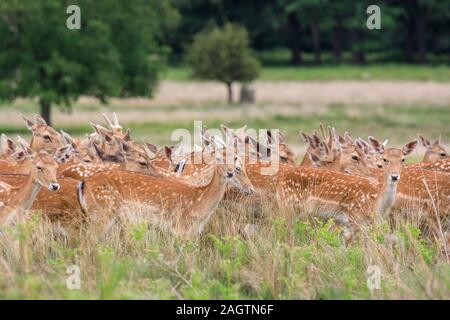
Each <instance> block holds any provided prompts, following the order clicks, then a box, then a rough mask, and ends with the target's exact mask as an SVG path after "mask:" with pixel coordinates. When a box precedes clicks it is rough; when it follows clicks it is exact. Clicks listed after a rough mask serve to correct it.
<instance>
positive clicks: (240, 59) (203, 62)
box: [186, 24, 260, 103]
mask: <svg viewBox="0 0 450 320" xmlns="http://www.w3.org/2000/svg"><path fill="white" fill-rule="evenodd" d="M186 61H187V63H188V64H189V65H190V67H191V68H192V69H193V71H194V76H195V77H197V78H201V79H207V80H217V81H220V82H223V83H225V84H226V86H227V90H228V102H229V103H232V102H233V87H232V84H233V82H236V81H238V82H244V83H248V82H250V81H252V80H254V79H256V77H257V76H258V73H259V68H260V64H259V62H258V60H257V59H256V58H255V57H254V56H253V55H252V53H251V51H250V48H249V39H248V33H247V30H245V28H243V27H240V26H236V25H233V24H226V25H225V26H224V27H223V28H218V27H214V28H212V29H208V30H205V31H202V32H200V33H199V34H197V35H196V36H195V37H194V41H193V43H192V45H191V47H190V48H189V49H188V53H187V56H186Z"/></svg>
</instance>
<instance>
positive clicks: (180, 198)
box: [78, 152, 252, 236]
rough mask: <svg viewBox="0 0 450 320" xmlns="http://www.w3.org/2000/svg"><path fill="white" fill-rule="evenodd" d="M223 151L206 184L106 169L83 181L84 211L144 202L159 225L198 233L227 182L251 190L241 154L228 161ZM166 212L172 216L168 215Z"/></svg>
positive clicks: (219, 198) (187, 234) (80, 197)
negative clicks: (190, 183)
mask: <svg viewBox="0 0 450 320" xmlns="http://www.w3.org/2000/svg"><path fill="white" fill-rule="evenodd" d="M220 154H221V153H220V152H219V153H218V154H216V157H215V159H214V161H215V162H216V164H215V169H214V174H213V177H212V179H211V181H210V182H209V184H207V185H205V186H203V187H193V186H191V185H188V184H186V183H183V182H181V181H180V180H178V179H175V178H170V177H155V176H148V175H143V174H140V173H135V172H127V171H121V170H116V171H104V172H99V173H96V174H95V175H93V176H91V177H89V178H87V179H85V180H84V182H82V183H81V184H80V187H79V189H78V197H79V201H80V204H81V206H82V208H83V210H84V211H85V212H92V211H98V210H102V209H103V210H105V209H112V208H119V207H120V206H121V205H123V204H125V203H127V202H130V201H132V202H133V203H141V204H144V205H146V206H148V208H149V210H150V211H151V218H152V219H153V221H154V222H156V223H157V224H159V225H161V226H166V227H168V229H169V230H171V231H173V232H175V233H178V234H180V235H185V236H190V235H194V234H199V233H201V232H202V230H203V228H204V226H205V225H206V223H207V222H208V221H209V219H210V217H211V215H212V213H213V212H214V211H215V209H216V207H217V205H218V204H219V202H220V200H221V199H222V197H223V194H224V192H225V188H226V185H227V182H228V181H230V183H235V184H236V186H237V187H238V188H240V190H242V191H243V192H252V185H251V184H250V182H249V181H248V179H247V178H246V175H245V169H244V167H243V163H242V162H241V160H240V159H239V157H238V156H237V155H233V157H232V159H231V160H232V161H230V162H228V161H226V159H223V157H222V156H219V155H220ZM224 160H225V161H224ZM238 175H239V177H240V178H239V180H238V179H237V176H238ZM164 212H169V213H170V215H169V216H165V215H163V214H162V213H164Z"/></svg>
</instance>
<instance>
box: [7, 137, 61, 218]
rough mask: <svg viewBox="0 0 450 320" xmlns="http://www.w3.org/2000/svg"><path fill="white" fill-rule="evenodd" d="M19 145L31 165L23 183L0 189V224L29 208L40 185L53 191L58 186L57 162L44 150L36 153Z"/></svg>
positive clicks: (57, 188) (25, 146)
mask: <svg viewBox="0 0 450 320" xmlns="http://www.w3.org/2000/svg"><path fill="white" fill-rule="evenodd" d="M20 147H21V148H22V149H23V151H24V152H25V155H26V157H27V158H28V159H30V161H31V164H32V165H31V168H30V172H29V174H28V177H27V179H25V180H24V181H23V183H21V184H20V185H18V186H10V187H9V188H6V189H0V201H1V202H2V206H1V208H0V225H5V224H9V223H10V222H11V221H12V220H13V219H14V218H15V216H16V215H17V213H19V212H22V211H27V210H29V209H30V208H31V206H32V204H33V201H34V200H35V198H36V195H37V194H38V192H39V190H40V189H41V187H44V188H47V189H48V190H51V191H53V192H55V191H57V190H59V188H60V185H59V183H58V181H57V179H56V171H57V167H58V164H57V163H56V161H55V160H54V159H53V158H52V156H51V155H49V154H48V153H47V152H46V151H45V150H42V151H40V152H39V153H36V152H34V151H33V150H32V149H31V148H30V147H28V146H27V145H21V146H20Z"/></svg>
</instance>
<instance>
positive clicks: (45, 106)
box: [39, 100, 52, 126]
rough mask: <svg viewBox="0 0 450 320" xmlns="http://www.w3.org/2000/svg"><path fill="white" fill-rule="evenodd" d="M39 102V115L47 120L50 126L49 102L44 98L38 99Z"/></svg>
mask: <svg viewBox="0 0 450 320" xmlns="http://www.w3.org/2000/svg"><path fill="white" fill-rule="evenodd" d="M39 104H40V105H41V117H42V118H44V120H45V122H47V124H48V125H49V126H51V124H52V122H51V111H50V107H51V104H50V103H48V102H46V101H44V100H40V101H39Z"/></svg>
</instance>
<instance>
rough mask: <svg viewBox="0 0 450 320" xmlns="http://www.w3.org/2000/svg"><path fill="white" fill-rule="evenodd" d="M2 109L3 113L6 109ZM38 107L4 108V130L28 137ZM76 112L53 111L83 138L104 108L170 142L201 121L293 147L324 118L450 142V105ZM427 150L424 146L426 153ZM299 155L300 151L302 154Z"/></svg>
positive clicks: (59, 123) (343, 125)
mask: <svg viewBox="0 0 450 320" xmlns="http://www.w3.org/2000/svg"><path fill="white" fill-rule="evenodd" d="M2 110H3V111H2ZM33 110H37V106H36V105H33V104H30V103H25V104H17V105H15V111H14V112H10V111H7V109H4V108H0V115H3V116H2V118H1V120H0V131H1V132H3V133H6V134H8V135H11V136H15V135H17V134H20V135H24V136H28V135H29V131H28V130H27V129H26V127H25V126H24V124H23V121H22V119H21V118H20V116H19V113H20V112H23V113H25V114H29V115H32V112H33ZM74 110H76V111H75V112H74V113H73V114H65V113H58V112H55V114H54V117H55V127H56V128H63V129H64V130H65V131H67V132H68V133H70V134H72V135H75V136H78V137H81V136H84V134H85V133H86V132H89V131H90V130H91V128H90V127H89V122H97V123H103V118H102V117H101V112H112V111H116V112H118V114H119V118H120V119H121V121H122V124H123V126H124V127H130V128H131V130H132V131H131V132H132V136H133V137H134V138H135V139H136V140H137V141H142V140H143V139H146V140H147V141H149V142H153V143H156V144H158V145H161V144H170V143H171V141H170V134H171V133H172V132H173V130H175V129H178V128H186V129H188V130H190V131H191V132H192V131H193V127H194V125H193V122H194V121H195V120H201V121H203V123H204V124H205V125H206V126H208V127H209V128H218V127H219V125H220V124H221V123H224V124H226V125H228V126H230V127H240V126H243V125H245V124H247V125H248V127H249V128H255V129H263V128H279V129H281V130H282V131H283V132H284V133H285V135H286V137H287V141H288V142H289V143H290V144H291V145H292V146H293V148H294V150H299V152H300V151H301V150H303V149H302V147H303V142H301V141H300V139H299V136H298V130H300V129H301V130H304V131H307V132H311V131H312V130H314V129H317V128H318V124H319V123H320V122H324V123H327V124H330V125H333V126H335V127H336V128H337V130H339V131H341V132H343V131H346V130H347V131H350V132H351V133H352V134H353V136H354V137H358V136H360V137H367V136H368V135H374V136H376V137H379V138H380V139H385V138H389V139H390V141H391V144H393V145H399V144H401V143H404V142H405V141H407V140H408V139H412V138H414V137H416V136H417V134H418V133H421V134H424V135H425V136H429V137H432V138H437V136H438V135H442V137H443V139H442V141H443V143H447V144H449V143H450V142H449V137H450V127H449V126H448V123H449V119H450V108H448V106H433V105H382V106H374V105H352V106H346V105H340V104H338V105H329V106H301V105H300V106H296V105H293V106H279V107H276V108H275V107H274V106H272V105H254V106H244V107H242V106H239V105H235V106H225V105H223V106H217V105H216V104H210V105H208V104H201V105H188V106H148V105H133V104H131V103H130V104H114V105H112V106H109V107H102V106H101V105H98V104H76V105H75V106H74ZM422 151H423V150H421V152H422ZM299 156H301V154H299Z"/></svg>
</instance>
